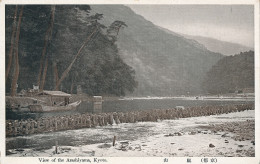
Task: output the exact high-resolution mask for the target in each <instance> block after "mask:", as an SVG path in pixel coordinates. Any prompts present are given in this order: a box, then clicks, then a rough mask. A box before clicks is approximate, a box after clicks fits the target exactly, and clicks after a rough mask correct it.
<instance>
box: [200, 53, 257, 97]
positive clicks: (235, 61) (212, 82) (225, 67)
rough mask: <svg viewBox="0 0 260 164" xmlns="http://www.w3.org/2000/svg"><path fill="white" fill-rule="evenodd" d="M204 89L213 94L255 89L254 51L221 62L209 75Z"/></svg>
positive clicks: (204, 83) (228, 57)
mask: <svg viewBox="0 0 260 164" xmlns="http://www.w3.org/2000/svg"><path fill="white" fill-rule="evenodd" d="M203 88H204V89H205V91H207V92H208V93H211V94H220V93H229V92H232V93H234V92H235V91H237V90H241V89H245V88H254V51H248V52H243V53H240V54H237V55H234V56H227V57H224V58H222V59H221V60H219V61H218V62H217V63H216V65H214V66H213V67H212V68H211V69H210V70H209V72H208V73H207V76H206V78H205V80H204V82H203Z"/></svg>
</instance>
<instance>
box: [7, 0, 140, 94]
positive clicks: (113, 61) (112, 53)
mask: <svg viewBox="0 0 260 164" xmlns="http://www.w3.org/2000/svg"><path fill="white" fill-rule="evenodd" d="M19 8H21V7H20V6H19ZM14 11H15V6H14V5H8V6H6V18H5V20H6V63H8V60H9V56H8V52H9V50H10V47H11V34H12V25H13V22H14V18H13V17H14V16H13V15H14ZM90 11H91V8H90V6H88V5H80V6H76V5H63V6H62V5H56V6H55V12H54V23H53V28H50V29H52V30H51V32H49V35H48V37H47V38H49V39H47V41H46V33H47V32H46V31H48V29H49V26H50V20H51V19H50V18H51V6H49V5H25V6H24V12H23V15H22V21H21V30H20V40H19V65H20V66H19V68H20V71H19V79H18V91H20V90H21V89H28V88H32V86H33V85H37V84H38V81H37V79H38V75H39V72H41V74H44V68H46V69H47V71H46V80H45V85H44V89H47V90H54V89H55V87H56V86H57V82H59V80H60V79H62V78H61V77H62V75H63V74H64V77H65V78H64V80H62V82H61V85H60V86H59V85H58V89H60V90H62V91H66V92H71V91H72V92H75V91H76V88H77V86H79V85H80V86H81V88H82V89H83V91H84V92H85V93H87V94H90V95H104V94H107V95H125V94H126V93H127V92H132V91H133V90H134V88H135V87H136V85H137V83H136V81H135V72H134V70H133V69H132V68H131V67H130V66H129V65H127V64H125V62H124V61H123V60H122V59H121V57H120V56H119V54H118V48H117V45H116V44H115V43H114V41H113V40H111V36H108V33H107V29H108V28H109V27H107V28H106V27H105V26H104V25H103V24H101V23H99V22H100V21H101V20H102V19H103V16H102V15H101V14H94V15H93V14H90V13H89V12H90ZM108 26H109V25H108ZM45 43H47V44H46V45H47V46H46V53H45V56H44V57H42V52H43V49H44V47H45V46H44V44H45ZM84 43H85V46H83V45H84ZM81 47H83V48H82V50H81V51H80V49H81ZM78 52H80V53H79V55H78V57H77V58H76V60H75V62H74V63H73V62H72V61H73V60H74V59H75V56H76V55H77V54H78ZM41 58H43V60H42V62H41ZM46 63H47V64H46ZM70 64H72V67H71V68H69V66H70ZM6 65H7V64H6ZM40 65H43V68H42V69H41V70H40ZM15 66H16V64H15V63H14V60H12V69H11V72H10V75H9V76H8V79H7V82H6V91H7V92H9V90H10V88H11V87H12V86H11V81H12V79H13V73H14V68H15ZM68 68H69V69H68ZM66 69H68V70H69V71H68V72H67V73H66V71H65V70H66ZM41 79H43V78H41Z"/></svg>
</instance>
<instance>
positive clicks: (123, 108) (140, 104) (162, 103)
mask: <svg viewBox="0 0 260 164" xmlns="http://www.w3.org/2000/svg"><path fill="white" fill-rule="evenodd" d="M252 102H253V100H252V99H251V100H250V99H248V100H185V99H179V100H178V99H177V100H176V99H134V100H114V101H104V102H103V104H102V109H103V110H102V112H127V111H135V110H151V109H170V108H174V107H176V106H184V107H191V106H206V105H226V104H247V103H252ZM92 109H93V105H92V103H91V102H87V101H85V102H84V101H83V102H82V103H81V104H80V106H79V107H78V109H77V110H75V111H65V112H51V113H14V112H11V111H10V110H7V112H6V119H18V120H20V119H26V118H33V119H35V118H40V117H50V116H57V115H69V114H76V113H86V112H90V113H91V112H92Z"/></svg>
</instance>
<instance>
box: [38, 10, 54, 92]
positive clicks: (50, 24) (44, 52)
mask: <svg viewBox="0 0 260 164" xmlns="http://www.w3.org/2000/svg"><path fill="white" fill-rule="evenodd" d="M54 15H55V6H51V15H50V22H49V26H48V28H47V31H46V34H45V39H44V46H43V50H42V56H41V61H40V69H39V75H38V82H37V84H38V86H40V90H43V88H44V83H45V78H46V72H47V67H48V61H47V60H48V57H45V54H46V50H47V46H48V41H49V40H50V39H51V36H52V29H53V23H54ZM44 58H45V67H44V69H43V63H44ZM42 72H43V76H42ZM41 76H42V77H41ZM41 78H42V80H41Z"/></svg>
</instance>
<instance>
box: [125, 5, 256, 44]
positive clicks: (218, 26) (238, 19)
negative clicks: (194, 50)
mask: <svg viewBox="0 0 260 164" xmlns="http://www.w3.org/2000/svg"><path fill="white" fill-rule="evenodd" d="M128 6H129V7H131V9H132V10H134V11H135V12H136V13H137V14H139V15H142V16H143V17H144V18H146V19H147V20H149V21H151V22H153V23H154V24H156V25H159V26H162V27H164V28H167V29H169V30H172V31H174V32H178V33H183V34H188V35H199V36H206V37H211V38H215V39H218V40H223V41H229V42H233V43H239V44H242V45H246V46H249V47H253V46H254V6H253V5H128Z"/></svg>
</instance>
